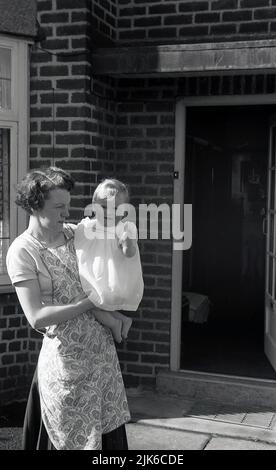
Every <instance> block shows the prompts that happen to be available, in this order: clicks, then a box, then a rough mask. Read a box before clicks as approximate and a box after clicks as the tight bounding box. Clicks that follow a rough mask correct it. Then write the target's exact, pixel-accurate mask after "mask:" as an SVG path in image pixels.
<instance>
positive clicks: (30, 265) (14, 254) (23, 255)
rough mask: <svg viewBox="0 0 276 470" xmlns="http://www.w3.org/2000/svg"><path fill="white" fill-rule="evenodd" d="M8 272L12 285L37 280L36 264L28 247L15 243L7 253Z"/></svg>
mask: <svg viewBox="0 0 276 470" xmlns="http://www.w3.org/2000/svg"><path fill="white" fill-rule="evenodd" d="M6 264H7V271H8V275H9V277H10V279H11V282H12V284H16V283H18V282H21V281H28V280H30V279H37V277H38V275H37V270H36V263H35V260H34V259H33V257H32V256H31V255H30V253H29V252H28V250H27V249H26V247H24V246H22V245H20V244H19V243H13V244H12V245H11V246H10V248H9V250H8V253H7V258H6Z"/></svg>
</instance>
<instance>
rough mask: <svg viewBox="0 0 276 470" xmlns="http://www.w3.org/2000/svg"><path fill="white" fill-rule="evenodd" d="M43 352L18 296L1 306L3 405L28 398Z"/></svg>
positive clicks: (7, 297) (0, 395)
mask: <svg viewBox="0 0 276 470" xmlns="http://www.w3.org/2000/svg"><path fill="white" fill-rule="evenodd" d="M39 349H40V335H39V334H38V333H37V332H36V331H34V330H32V329H31V328H29V327H28V324H27V320H26V317H25V315H24V314H23V312H22V310H21V308H20V307H19V305H18V302H17V298H16V295H15V294H2V295H1V305H0V404H1V403H8V402H12V401H14V400H20V399H23V398H26V393H27V389H28V387H29V385H30V380H31V376H32V374H33V371H34V368H35V364H36V361H37V355H38V351H39Z"/></svg>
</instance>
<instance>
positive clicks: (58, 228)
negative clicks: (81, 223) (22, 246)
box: [34, 189, 71, 232]
mask: <svg viewBox="0 0 276 470" xmlns="http://www.w3.org/2000/svg"><path fill="white" fill-rule="evenodd" d="M70 200H71V196H70V193H69V192H68V191H67V190H66V189H52V190H51V191H50V192H49V196H48V199H46V200H45V204H44V207H43V209H40V210H38V211H35V212H34V215H35V216H36V217H37V218H38V221H39V223H40V225H41V226H42V227H43V228H45V229H47V230H51V231H52V232H62V230H63V224H64V222H65V219H66V217H68V216H69V206H70Z"/></svg>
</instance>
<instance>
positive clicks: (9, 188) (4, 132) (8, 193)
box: [0, 36, 30, 292]
mask: <svg viewBox="0 0 276 470" xmlns="http://www.w3.org/2000/svg"><path fill="white" fill-rule="evenodd" d="M29 44H30V43H29V42H28V41H25V40H16V39H8V38H6V37H4V36H3V37H1V36H0V292H3V291H9V290H11V286H10V280H9V277H8V275H7V270H6V254H7V250H8V248H9V246H10V244H11V242H12V241H13V240H14V238H15V237H16V236H17V235H18V234H19V233H21V232H22V231H23V230H24V229H25V227H26V216H25V214H23V213H22V211H20V210H19V209H18V208H17V206H16V205H15V203H14V199H15V186H16V184H17V182H18V181H19V180H20V179H21V178H22V177H23V175H24V174H25V173H26V172H27V168H28V162H27V147H28V75H29V72H28V67H29V60H28V49H29ZM19 154H20V158H19Z"/></svg>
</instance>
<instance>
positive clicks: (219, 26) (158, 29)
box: [117, 0, 276, 44]
mask: <svg viewBox="0 0 276 470" xmlns="http://www.w3.org/2000/svg"><path fill="white" fill-rule="evenodd" d="M275 34H276V3H275V0H193V1H187V0H172V1H169V2H168V1H166V0H118V30H117V39H118V41H119V42H120V43H122V44H123V43H137V42H139V43H140V44H141V42H147V43H157V44H161V43H172V42H184V43H185V42H197V41H199V40H201V41H202V42H209V41H210V42H212V41H214V40H216V41H219V40H243V39H258V38H271V37H275Z"/></svg>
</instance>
